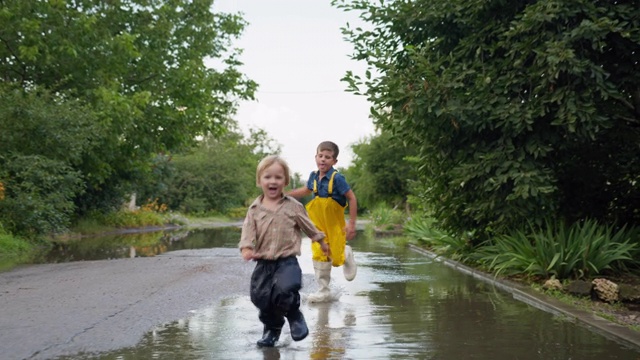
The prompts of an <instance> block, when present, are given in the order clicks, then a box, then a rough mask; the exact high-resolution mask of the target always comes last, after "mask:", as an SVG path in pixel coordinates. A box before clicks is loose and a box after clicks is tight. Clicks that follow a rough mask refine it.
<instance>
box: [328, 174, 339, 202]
mask: <svg viewBox="0 0 640 360" xmlns="http://www.w3.org/2000/svg"><path fill="white" fill-rule="evenodd" d="M337 173H338V170H335V171H334V172H333V174H331V179H329V196H331V194H333V178H334V177H336V174H337Z"/></svg>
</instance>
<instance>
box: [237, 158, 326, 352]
mask: <svg viewBox="0 0 640 360" xmlns="http://www.w3.org/2000/svg"><path fill="white" fill-rule="evenodd" d="M256 184H257V185H258V186H259V187H260V188H262V195H260V196H259V197H258V198H256V199H255V200H254V201H253V203H252V204H251V205H250V206H249V209H248V210H247V215H246V217H245V220H244V223H243V225H242V234H241V236H240V242H239V244H238V247H239V249H240V251H241V253H242V258H243V259H245V260H247V261H249V260H255V261H256V267H255V269H254V270H253V273H252V275H251V289H250V295H251V302H252V303H253V304H254V305H255V306H256V307H257V308H258V310H259V314H258V318H259V319H260V321H261V322H262V323H263V325H264V326H263V334H262V338H261V339H260V340H258V342H257V344H258V346H261V347H272V346H274V345H275V342H276V341H278V339H279V338H280V332H281V330H282V326H283V325H284V322H285V318H286V319H287V321H288V322H289V328H290V330H291V338H292V339H293V340H294V341H300V340H302V339H304V338H305V337H307V335H308V334H309V329H308V328H307V324H306V322H305V319H304V316H303V315H302V312H301V311H300V293H299V290H300V288H301V287H302V270H301V269H300V265H299V264H298V259H297V256H299V255H300V246H301V242H302V238H301V232H304V233H305V234H306V235H307V236H309V238H311V241H312V242H313V243H314V244H316V245H317V246H318V248H319V249H320V251H321V252H324V253H325V254H328V253H329V247H328V245H327V244H326V243H325V242H324V241H323V239H324V237H325V234H324V233H322V232H321V231H319V230H318V229H317V228H316V227H315V226H314V225H313V223H312V222H311V220H310V219H309V217H308V216H307V212H306V211H305V208H304V206H303V205H302V204H301V203H300V202H298V201H297V200H296V199H294V198H292V197H289V196H285V195H284V194H283V190H284V188H285V186H287V185H288V184H289V166H288V165H287V163H286V162H285V161H284V159H282V158H281V157H279V156H277V155H271V156H267V157H265V158H264V159H262V161H260V163H259V164H258V168H257V171H256Z"/></svg>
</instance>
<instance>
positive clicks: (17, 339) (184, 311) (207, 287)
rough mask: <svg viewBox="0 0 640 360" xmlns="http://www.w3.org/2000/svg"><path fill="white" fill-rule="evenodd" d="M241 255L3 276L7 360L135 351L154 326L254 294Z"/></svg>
mask: <svg viewBox="0 0 640 360" xmlns="http://www.w3.org/2000/svg"><path fill="white" fill-rule="evenodd" d="M252 269H253V264H252V263H245V262H244V261H242V260H241V258H240V257H239V256H238V252H237V250H236V249H203V250H183V251H175V252H170V253H167V254H164V255H159V256H156V257H151V258H146V257H141V258H131V259H117V260H102V261H84V262H72V263H60V264H45V265H32V266H24V267H20V268H17V269H14V270H12V271H9V272H4V273H0V303H2V307H1V308H0V309H1V310H0V312H1V315H0V354H2V359H5V360H12V359H52V358H56V357H59V356H63V355H72V354H77V353H80V352H103V351H109V350H113V349H118V348H123V347H128V346H134V345H135V344H136V343H137V342H138V341H139V340H140V338H141V337H142V336H143V335H144V334H145V333H146V332H147V331H149V330H150V329H151V328H153V326H155V325H158V324H162V323H166V322H169V321H174V320H176V319H180V318H183V317H186V316H188V315H189V311H191V310H194V309H198V308H202V307H204V306H208V305H210V304H212V303H214V302H216V301H217V300H219V299H221V298H223V297H229V296H234V295H239V294H245V293H246V292H247V289H246V287H247V286H248V284H249V276H250V273H251V270H252Z"/></svg>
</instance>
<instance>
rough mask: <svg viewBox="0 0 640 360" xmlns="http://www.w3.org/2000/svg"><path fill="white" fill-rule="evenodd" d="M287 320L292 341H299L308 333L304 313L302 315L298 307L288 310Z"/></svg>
mask: <svg viewBox="0 0 640 360" xmlns="http://www.w3.org/2000/svg"><path fill="white" fill-rule="evenodd" d="M287 320H288V321H289V328H290V329H291V338H292V339H293V340H294V341H300V340H302V339H304V338H306V337H307V335H309V328H308V327H307V322H306V321H304V315H302V312H300V309H296V310H295V311H291V312H289V314H287Z"/></svg>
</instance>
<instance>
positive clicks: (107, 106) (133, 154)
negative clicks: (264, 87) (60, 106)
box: [0, 0, 256, 209]
mask: <svg viewBox="0 0 640 360" xmlns="http://www.w3.org/2000/svg"><path fill="white" fill-rule="evenodd" d="M212 4H213V0H199V1H189V0H171V1H165V0H118V1H98V0H76V1H62V0H53V1H22V0H7V1H3V2H2V8H1V10H0V44H1V45H0V74H1V76H2V78H3V81H4V82H5V83H10V84H12V85H13V86H16V87H18V88H21V89H22V90H23V91H25V92H31V91H33V88H34V86H38V87H41V88H45V89H48V90H50V91H51V92H52V93H53V94H58V95H59V100H58V101H79V102H81V103H82V104H83V105H84V106H85V110H86V111H88V112H91V113H92V116H93V117H95V122H96V124H98V126H100V127H101V131H100V132H96V133H94V134H92V136H91V137H92V141H93V142H94V143H95V146H94V147H93V148H92V151H91V152H87V153H86V154H85V155H84V157H83V158H82V161H81V162H80V163H78V164H75V165H74V168H75V169H77V170H78V171H80V172H81V173H82V175H83V180H84V182H85V187H86V189H87V191H85V192H84V194H83V195H82V196H81V197H79V198H78V199H77V204H78V206H79V207H80V209H86V208H90V207H95V206H96V204H113V203H114V201H121V199H122V196H123V194H124V193H126V192H127V191H129V189H130V188H131V186H132V185H131V184H132V183H135V181H136V180H137V179H139V178H140V173H141V172H144V171H147V170H148V169H150V164H151V160H152V159H153V157H154V156H155V154H157V153H160V152H171V151H176V150H180V149H184V148H185V147H188V146H190V145H191V144H193V143H194V141H195V139H196V137H197V136H198V135H201V136H205V135H209V134H213V135H217V134H220V133H221V132H222V131H223V130H224V129H225V126H226V124H227V121H228V119H229V117H230V116H231V115H232V114H233V113H234V111H235V108H236V102H237V101H238V100H240V99H250V98H252V97H253V93H254V91H255V88H256V84H255V83H254V82H253V81H251V80H248V79H246V78H245V77H244V76H243V75H242V74H241V73H240V72H239V71H238V69H237V68H238V66H239V65H241V63H240V62H239V61H238V58H237V57H238V55H239V52H240V50H238V49H233V48H231V40H232V39H234V38H236V37H237V36H239V34H240V33H241V32H242V30H243V28H244V26H245V24H246V23H245V22H244V20H242V18H241V17H240V16H239V15H234V14H222V13H213V12H212V11H211V6H212ZM211 59H212V60H215V63H216V64H218V66H217V67H218V68H212V67H209V66H207V65H206V63H205V61H207V60H211ZM18 150H19V149H18ZM98 206H100V205H98ZM105 206H106V205H105Z"/></svg>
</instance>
